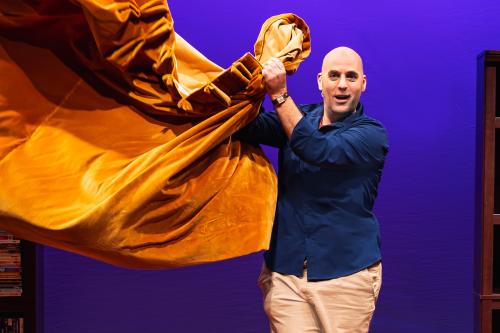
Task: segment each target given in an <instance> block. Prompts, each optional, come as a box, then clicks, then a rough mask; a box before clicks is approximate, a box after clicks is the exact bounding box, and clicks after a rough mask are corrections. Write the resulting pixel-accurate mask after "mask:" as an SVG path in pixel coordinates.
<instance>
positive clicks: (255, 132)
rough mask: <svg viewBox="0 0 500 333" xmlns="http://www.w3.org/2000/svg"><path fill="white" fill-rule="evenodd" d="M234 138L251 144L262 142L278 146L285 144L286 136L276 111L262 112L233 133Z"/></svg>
mask: <svg viewBox="0 0 500 333" xmlns="http://www.w3.org/2000/svg"><path fill="white" fill-rule="evenodd" d="M235 138H236V139H238V140H241V141H243V142H247V143H252V144H264V145H267V146H272V147H277V148H280V147H282V146H284V145H285V143H286V141H287V137H286V134H285V131H284V130H283V127H282V126H281V122H280V120H279V118H278V115H277V114H276V112H264V109H261V110H260V113H259V115H258V116H257V118H255V120H253V121H252V122H251V123H250V124H248V125H247V126H245V127H244V128H242V129H241V130H240V131H238V132H237V133H236V134H235Z"/></svg>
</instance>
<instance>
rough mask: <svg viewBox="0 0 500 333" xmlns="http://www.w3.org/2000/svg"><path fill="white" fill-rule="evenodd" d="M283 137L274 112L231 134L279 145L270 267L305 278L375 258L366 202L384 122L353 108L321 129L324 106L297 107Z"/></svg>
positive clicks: (382, 147) (356, 267) (375, 228)
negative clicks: (292, 125)
mask: <svg viewBox="0 0 500 333" xmlns="http://www.w3.org/2000/svg"><path fill="white" fill-rule="evenodd" d="M299 108H300V111H301V112H302V114H303V118H302V119H301V120H300V121H299V122H298V123H297V125H296V126H295V128H294V129H293V132H292V134H291V137H290V140H288V138H287V137H286V135H285V132H284V130H283V128H282V126H281V123H280V121H279V119H278V115H277V114H276V113H275V112H261V113H260V114H259V116H258V117H257V118H256V119H255V120H254V121H253V122H252V123H251V124H249V125H248V126H247V127H245V128H244V129H243V130H242V131H240V132H239V133H238V135H237V137H239V138H240V139H242V140H244V141H246V142H252V143H258V144H266V145H270V146H274V147H278V148H280V150H279V161H278V163H279V171H278V202H277V207H276V215H275V221H274V225H273V231H272V236H271V244H270V248H269V250H268V251H267V252H266V253H265V254H264V258H265V262H266V265H267V266H268V268H269V269H271V270H272V271H275V272H279V273H282V274H293V275H296V276H300V277H301V276H302V274H303V267H304V262H305V261H307V276H308V279H309V280H323V279H332V278H337V277H341V276H346V275H349V274H352V273H355V272H358V271H360V270H362V269H364V268H366V267H368V266H370V265H371V264H373V263H376V262H377V261H380V260H381V254H380V235H379V224H378V221H377V218H376V217H375V215H374V214H373V212H372V210H373V205H374V201H375V198H376V197H377V187H378V183H379V181H380V177H381V172H382V168H383V166H384V159H385V156H386V154H387V152H388V144H387V135H386V131H385V129H384V127H383V125H382V124H381V123H380V122H378V121H377V120H375V119H372V118H370V117H367V116H366V115H365V114H364V110H363V105H362V104H361V103H360V104H359V105H358V107H357V109H356V111H355V112H353V113H350V114H349V115H347V116H346V117H344V118H343V119H340V120H338V121H336V122H335V123H332V124H328V125H325V126H321V127H320V120H321V118H322V116H323V104H310V105H303V106H300V107H299Z"/></svg>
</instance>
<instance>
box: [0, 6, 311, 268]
mask: <svg viewBox="0 0 500 333" xmlns="http://www.w3.org/2000/svg"><path fill="white" fill-rule="evenodd" d="M255 47H256V49H255V52H256V55H255V57H254V56H252V55H250V54H245V55H244V56H242V57H241V58H240V59H238V60H237V61H235V62H234V63H233V65H232V66H231V67H230V68H228V69H225V70H224V69H222V68H220V67H219V66H217V65H216V64H214V63H213V62H211V61H210V60H208V59H207V58H205V57H204V56H203V55H202V54H201V53H199V52H198V51H197V50H195V49H194V48H193V47H192V46H191V45H189V44H188V43H187V42H186V41H185V40H184V39H182V38H181V37H180V36H179V35H177V34H176V33H175V32H174V30H173V20H172V17H171V15H170V11H169V8H168V5H167V4H166V3H165V1H164V0H149V1H140V0H136V1H134V0H128V1H126V0H121V1H111V0H74V1H73V2H72V3H71V2H68V1H66V0H45V1H36V2H34V1H30V0H22V1H21V0H2V1H1V2H0V228H1V229H5V230H8V231H11V232H13V233H15V234H17V235H18V236H20V237H21V238H24V239H28V240H32V241H35V242H39V243H42V244H47V245H50V246H54V247H57V248H61V249H65V250H69V251H73V252H77V253H80V254H83V255H86V256H89V257H93V258H95V259H99V260H102V261H105V262H108V263H112V264H115V265H119V266H125V267H136V268H165V267H178V266H185V265H192V264H197V263H204V262H211V261H217V260H222V259H226V258H231V257H235V256H240V255H244V254H248V253H251V252H255V251H258V250H262V249H265V248H266V247H267V246H268V243H269V237H270V229H271V225H272V221H273V217H274V206H275V202H276V177H275V174H274V171H273V169H272V166H271V165H270V163H269V161H268V160H267V159H266V157H265V156H264V154H263V153H262V151H261V150H260V149H259V148H256V147H253V146H251V145H247V144H242V143H241V142H239V141H236V140H233V139H232V137H231V134H233V133H234V132H236V131H237V130H238V129H240V128H241V127H243V126H244V125H246V124H247V123H248V122H250V121H251V120H252V119H253V118H254V117H255V116H256V115H257V113H258V109H259V107H260V105H261V102H262V99H263V96H264V89H263V85H262V77H261V74H260V70H261V66H260V63H263V62H265V61H266V60H267V59H268V58H269V57H270V56H273V55H274V56H278V57H279V58H281V59H282V60H283V61H284V63H285V65H286V68H287V70H288V71H289V72H293V71H294V70H295V69H296V68H297V66H298V65H299V63H300V62H301V61H302V60H303V59H304V58H305V57H306V56H307V55H308V54H309V51H310V44H309V31H308V28H307V25H306V24H305V23H304V22H303V21H302V20H301V19H300V18H298V17H297V16H295V15H292V14H284V15H279V16H275V17H272V18H270V19H269V20H268V21H266V23H265V24H264V26H263V28H262V31H261V34H260V35H259V38H258V40H257V43H256V45H255Z"/></svg>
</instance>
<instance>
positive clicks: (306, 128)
mask: <svg viewBox="0 0 500 333" xmlns="http://www.w3.org/2000/svg"><path fill="white" fill-rule="evenodd" d="M290 147H291V148H292V150H293V152H294V153H295V154H296V155H297V156H298V157H300V158H301V159H302V160H304V161H306V162H307V163H309V164H312V165H317V166H321V167H379V166H380V165H381V164H382V163H383V162H384V158H385V155H386V154H387V152H388V144H387V134H386V131H385V129H384V127H383V126H382V124H380V123H379V122H377V121H375V120H372V119H366V120H363V121H362V122H361V123H360V124H357V125H354V126H352V127H350V128H348V129H346V130H342V129H336V130H331V129H324V128H322V129H319V128H316V127H315V126H314V125H313V124H312V123H311V122H309V121H308V119H307V118H305V117H304V118H302V119H301V120H300V121H299V122H298V123H297V125H296V126H295V128H294V130H293V132H292V135H291V138H290Z"/></svg>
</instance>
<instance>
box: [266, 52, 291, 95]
mask: <svg viewBox="0 0 500 333" xmlns="http://www.w3.org/2000/svg"><path fill="white" fill-rule="evenodd" d="M262 76H263V77H264V83H265V85H266V91H267V94H268V95H269V96H270V97H271V99H275V98H276V97H278V96H280V95H283V94H284V93H286V92H287V90H286V71H285V66H283V63H282V62H281V61H280V60H279V59H278V58H271V59H269V61H268V62H266V63H265V64H264V67H263V68H262Z"/></svg>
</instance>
